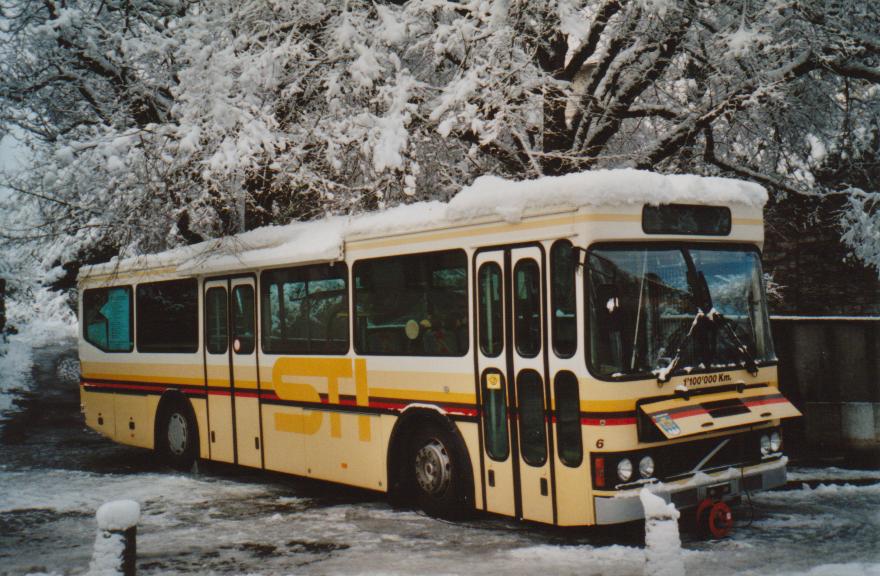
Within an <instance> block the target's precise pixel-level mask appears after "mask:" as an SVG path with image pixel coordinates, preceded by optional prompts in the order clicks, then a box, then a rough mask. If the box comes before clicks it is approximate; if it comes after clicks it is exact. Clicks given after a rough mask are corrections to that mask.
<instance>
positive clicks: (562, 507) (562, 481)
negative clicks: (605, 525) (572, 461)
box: [553, 426, 593, 526]
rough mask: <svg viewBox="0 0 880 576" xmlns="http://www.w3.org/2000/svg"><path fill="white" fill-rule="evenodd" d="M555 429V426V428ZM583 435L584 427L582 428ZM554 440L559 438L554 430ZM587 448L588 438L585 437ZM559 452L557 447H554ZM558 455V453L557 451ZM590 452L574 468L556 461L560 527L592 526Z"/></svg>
mask: <svg viewBox="0 0 880 576" xmlns="http://www.w3.org/2000/svg"><path fill="white" fill-rule="evenodd" d="M554 428H555V426H554ZM581 434H582V436H585V435H584V434H583V427H581ZM553 437H554V439H558V438H559V434H558V431H557V430H554V434H553ZM584 442H585V446H586V437H584ZM553 448H554V450H557V447H556V446H554V447H553ZM557 454H558V451H557ZM589 461H590V458H589V450H586V451H585V454H584V458H583V461H582V462H581V464H580V466H578V467H577V468H572V467H570V466H567V465H565V464H564V463H563V462H561V461H560V460H559V458H558V456H557V460H556V520H557V523H558V524H559V525H560V526H584V525H586V524H592V522H593V511H592V509H591V508H592V506H591V504H590V502H591V500H592V499H591V498H590V493H589V492H590V476H589V466H590V464H589Z"/></svg>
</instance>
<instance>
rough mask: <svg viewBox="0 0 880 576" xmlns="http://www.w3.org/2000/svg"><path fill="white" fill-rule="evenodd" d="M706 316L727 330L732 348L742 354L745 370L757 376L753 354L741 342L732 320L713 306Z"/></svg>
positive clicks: (756, 364) (756, 365) (756, 363)
mask: <svg viewBox="0 0 880 576" xmlns="http://www.w3.org/2000/svg"><path fill="white" fill-rule="evenodd" d="M706 317H707V318H708V319H709V321H710V322H714V323H716V324H718V325H719V326H721V327H722V328H724V329H725V330H727V333H728V334H729V335H730V338H731V340H733V346H734V348H736V351H737V352H739V353H740V356H742V357H743V360H744V361H745V368H746V370H748V372H749V374H751V375H752V376H757V375H758V361H757V360H756V359H755V355H754V354H752V352H751V351H750V350H749V347H748V346H746V345H745V343H743V341H742V339H740V337H739V335H738V334H737V333H736V325H735V324H734V323H733V321H732V320H730V319H728V318H727V317H726V316H725V315H724V314H722V313H721V312H719V311H718V310H715V309H714V308H712V310H710V311H709V314H707V316H706Z"/></svg>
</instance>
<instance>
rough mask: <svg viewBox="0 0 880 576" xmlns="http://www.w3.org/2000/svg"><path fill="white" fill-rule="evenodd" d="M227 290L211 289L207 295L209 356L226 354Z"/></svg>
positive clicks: (206, 321)
mask: <svg viewBox="0 0 880 576" xmlns="http://www.w3.org/2000/svg"><path fill="white" fill-rule="evenodd" d="M226 316H227V312H226V288H219V287H218V288H209V289H208V292H207V293H206V294H205V345H206V347H207V349H208V354H226V350H227V348H228V347H229V335H228V333H227V331H228V326H227V318H226Z"/></svg>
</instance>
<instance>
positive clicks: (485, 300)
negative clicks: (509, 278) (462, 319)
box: [477, 262, 504, 358]
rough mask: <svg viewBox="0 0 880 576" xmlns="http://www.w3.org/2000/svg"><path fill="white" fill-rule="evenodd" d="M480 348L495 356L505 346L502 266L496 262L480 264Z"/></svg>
mask: <svg viewBox="0 0 880 576" xmlns="http://www.w3.org/2000/svg"><path fill="white" fill-rule="evenodd" d="M477 290H478V292H479V293H478V294H477V296H478V297H479V299H480V306H479V310H480V318H479V326H480V350H481V351H482V352H483V354H484V355H485V356H488V357H490V358H494V357H496V356H498V355H499V354H501V349H502V348H503V347H504V308H503V304H504V303H503V302H502V301H501V267H500V266H499V265H498V264H497V263H495V262H487V263H486V264H483V265H482V266H480V273H479V287H478V288H477Z"/></svg>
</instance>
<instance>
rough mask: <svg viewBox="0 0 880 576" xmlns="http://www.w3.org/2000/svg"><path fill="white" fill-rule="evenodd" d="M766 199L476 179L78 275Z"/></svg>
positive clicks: (217, 263) (586, 175) (749, 193)
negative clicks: (529, 216) (580, 212)
mask: <svg viewBox="0 0 880 576" xmlns="http://www.w3.org/2000/svg"><path fill="white" fill-rule="evenodd" d="M766 202H767V191H766V190H765V189H764V188H763V187H762V186H760V185H758V184H755V183H752V182H745V181H742V180H734V179H730V178H718V177H705V176H696V175H692V174H673V175H662V174H657V173H654V172H647V171H642V170H634V169H622V170H595V171H590V172H581V173H576V174H567V175H564V176H545V177H542V178H537V179H534V180H520V181H514V180H505V179H503V178H499V177H497V176H481V177H479V178H477V179H476V180H475V181H474V183H473V184H471V185H470V186H466V187H465V188H463V189H462V190H461V191H460V192H459V193H458V194H456V195H455V197H453V198H452V199H451V200H450V201H449V202H448V203H443V202H437V201H432V202H418V203H415V204H408V205H401V206H397V207H394V208H390V209H387V210H382V211H379V212H371V213H367V214H362V215H357V216H328V217H325V218H323V219H320V220H313V221H311V222H293V223H291V224H287V225H281V226H265V227H263V228H258V229H256V230H251V231H249V232H244V233H242V234H236V235H235V236H229V237H225V238H218V239H215V240H208V241H206V242H201V243H199V244H194V245H192V246H186V247H181V248H175V249H172V250H168V251H165V252H161V253H159V254H149V255H143V256H135V257H132V258H126V259H124V260H117V259H113V260H111V261H110V262H107V263H105V264H97V265H95V266H89V267H83V269H82V270H81V272H80V276H81V277H83V278H85V277H88V276H97V275H105V274H114V273H118V272H122V271H124V270H125V271H127V270H152V269H156V268H165V267H174V268H175V270H176V271H177V272H186V273H192V274H198V273H204V272H211V271H219V270H223V271H234V270H236V269H243V268H260V267H264V266H271V265H277V264H280V263H284V262H298V263H303V264H305V263H309V262H328V261H334V260H340V259H342V257H343V255H344V245H345V241H346V240H352V239H355V238H357V239H362V238H368V237H376V236H383V235H394V234H406V233H409V232H417V231H421V230H425V229H429V228H442V227H448V226H455V225H462V224H468V223H470V222H473V221H476V220H486V219H497V220H505V221H508V222H517V221H519V220H520V219H521V218H522V217H523V216H524V215H525V214H526V213H530V212H548V211H561V210H564V209H570V210H575V209H578V208H581V207H597V208H598V207H613V206H632V205H640V204H670V203H684V204H706V205H729V204H737V205H742V206H748V207H755V208H760V207H762V206H763V205H764V204H765V203H766Z"/></svg>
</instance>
